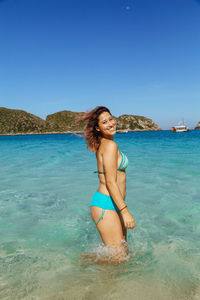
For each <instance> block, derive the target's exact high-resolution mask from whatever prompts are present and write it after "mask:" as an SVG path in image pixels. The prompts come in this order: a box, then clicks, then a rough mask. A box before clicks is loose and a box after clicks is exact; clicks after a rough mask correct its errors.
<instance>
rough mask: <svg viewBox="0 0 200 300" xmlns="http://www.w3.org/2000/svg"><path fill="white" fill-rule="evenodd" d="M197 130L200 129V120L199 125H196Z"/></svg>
mask: <svg viewBox="0 0 200 300" xmlns="http://www.w3.org/2000/svg"><path fill="white" fill-rule="evenodd" d="M195 129H196V130H200V121H199V123H198V124H197V126H196V127H195Z"/></svg>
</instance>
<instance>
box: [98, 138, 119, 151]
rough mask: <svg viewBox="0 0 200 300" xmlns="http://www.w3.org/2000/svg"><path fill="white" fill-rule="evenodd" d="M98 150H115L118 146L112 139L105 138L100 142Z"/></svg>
mask: <svg viewBox="0 0 200 300" xmlns="http://www.w3.org/2000/svg"><path fill="white" fill-rule="evenodd" d="M100 150H101V152H104V151H106V152H107V151H109V152H116V151H117V150H118V147H117V144H116V143H115V142H114V141H112V140H107V139H105V140H103V141H102V142H101V146H100Z"/></svg>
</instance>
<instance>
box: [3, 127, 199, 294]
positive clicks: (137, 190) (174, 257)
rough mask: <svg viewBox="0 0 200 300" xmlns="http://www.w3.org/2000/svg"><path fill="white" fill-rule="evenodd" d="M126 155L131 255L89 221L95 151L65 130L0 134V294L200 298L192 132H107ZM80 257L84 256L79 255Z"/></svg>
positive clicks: (195, 149)
mask: <svg viewBox="0 0 200 300" xmlns="http://www.w3.org/2000/svg"><path fill="white" fill-rule="evenodd" d="M115 141H116V142H117V144H118V146H119V148H120V150H121V151H123V152H124V153H125V154H126V155H127V156H128V158H129V166H128V169H127V198H126V199H127V204H128V207H129V209H130V211H131V212H132V214H133V215H134V218H135V220H136V228H135V229H134V230H129V231H128V245H129V250H130V258H129V260H128V261H126V262H124V263H122V264H111V263H110V264H106V263H97V262H95V261H94V260H93V259H92V258H90V255H91V254H92V253H97V254H98V255H103V254H104V253H105V251H106V249H105V248H104V247H103V245H102V242H101V239H100V237H99V235H98V232H97V230H96V228H95V225H94V224H93V222H92V220H91V218H90V212H89V204H90V199H91V197H92V196H93V194H94V192H95V191H96V189H97V187H98V177H97V176H96V174H94V173H93V171H94V170H96V160H95V155H94V154H92V153H90V152H89V151H88V150H87V149H86V147H85V142H84V140H83V139H82V138H78V137H76V136H74V135H71V134H58V135H33V136H1V137H0V168H1V169H0V170H1V171H0V182H1V185H0V299H52V300H53V299H70V300H71V299H123V300H124V299H150V300H151V299H152V300H155V299H164V300H165V299H168V300H169V299H173V300H174V299H181V300H183V299H188V300H193V299H194V300H197V299H200V250H199V249H200V218H199V216H200V172H199V167H200V156H199V151H200V131H191V132H188V133H173V134H172V133H171V132H169V131H163V132H132V133H124V134H117V135H116V137H115ZM82 253H84V254H88V258H83V257H82V256H81V254H82Z"/></svg>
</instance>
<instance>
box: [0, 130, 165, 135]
mask: <svg viewBox="0 0 200 300" xmlns="http://www.w3.org/2000/svg"><path fill="white" fill-rule="evenodd" d="M141 131H142V132H143V131H163V130H128V131H127V130H117V133H128V132H141ZM78 133H84V131H64V132H27V133H0V136H17V135H44V134H78Z"/></svg>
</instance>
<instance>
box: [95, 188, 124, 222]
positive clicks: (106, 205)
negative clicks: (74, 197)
mask: <svg viewBox="0 0 200 300" xmlns="http://www.w3.org/2000/svg"><path fill="white" fill-rule="evenodd" d="M90 206H97V207H101V208H102V214H101V217H100V218H99V219H98V220H97V221H96V222H95V224H97V222H99V220H101V218H103V215H104V213H105V210H106V209H110V210H115V211H117V212H119V208H118V207H117V205H116V204H115V202H114V200H113V199H112V197H110V196H108V195H104V194H102V193H99V192H97V191H96V192H95V194H94V196H93V198H92V201H91V204H90Z"/></svg>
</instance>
